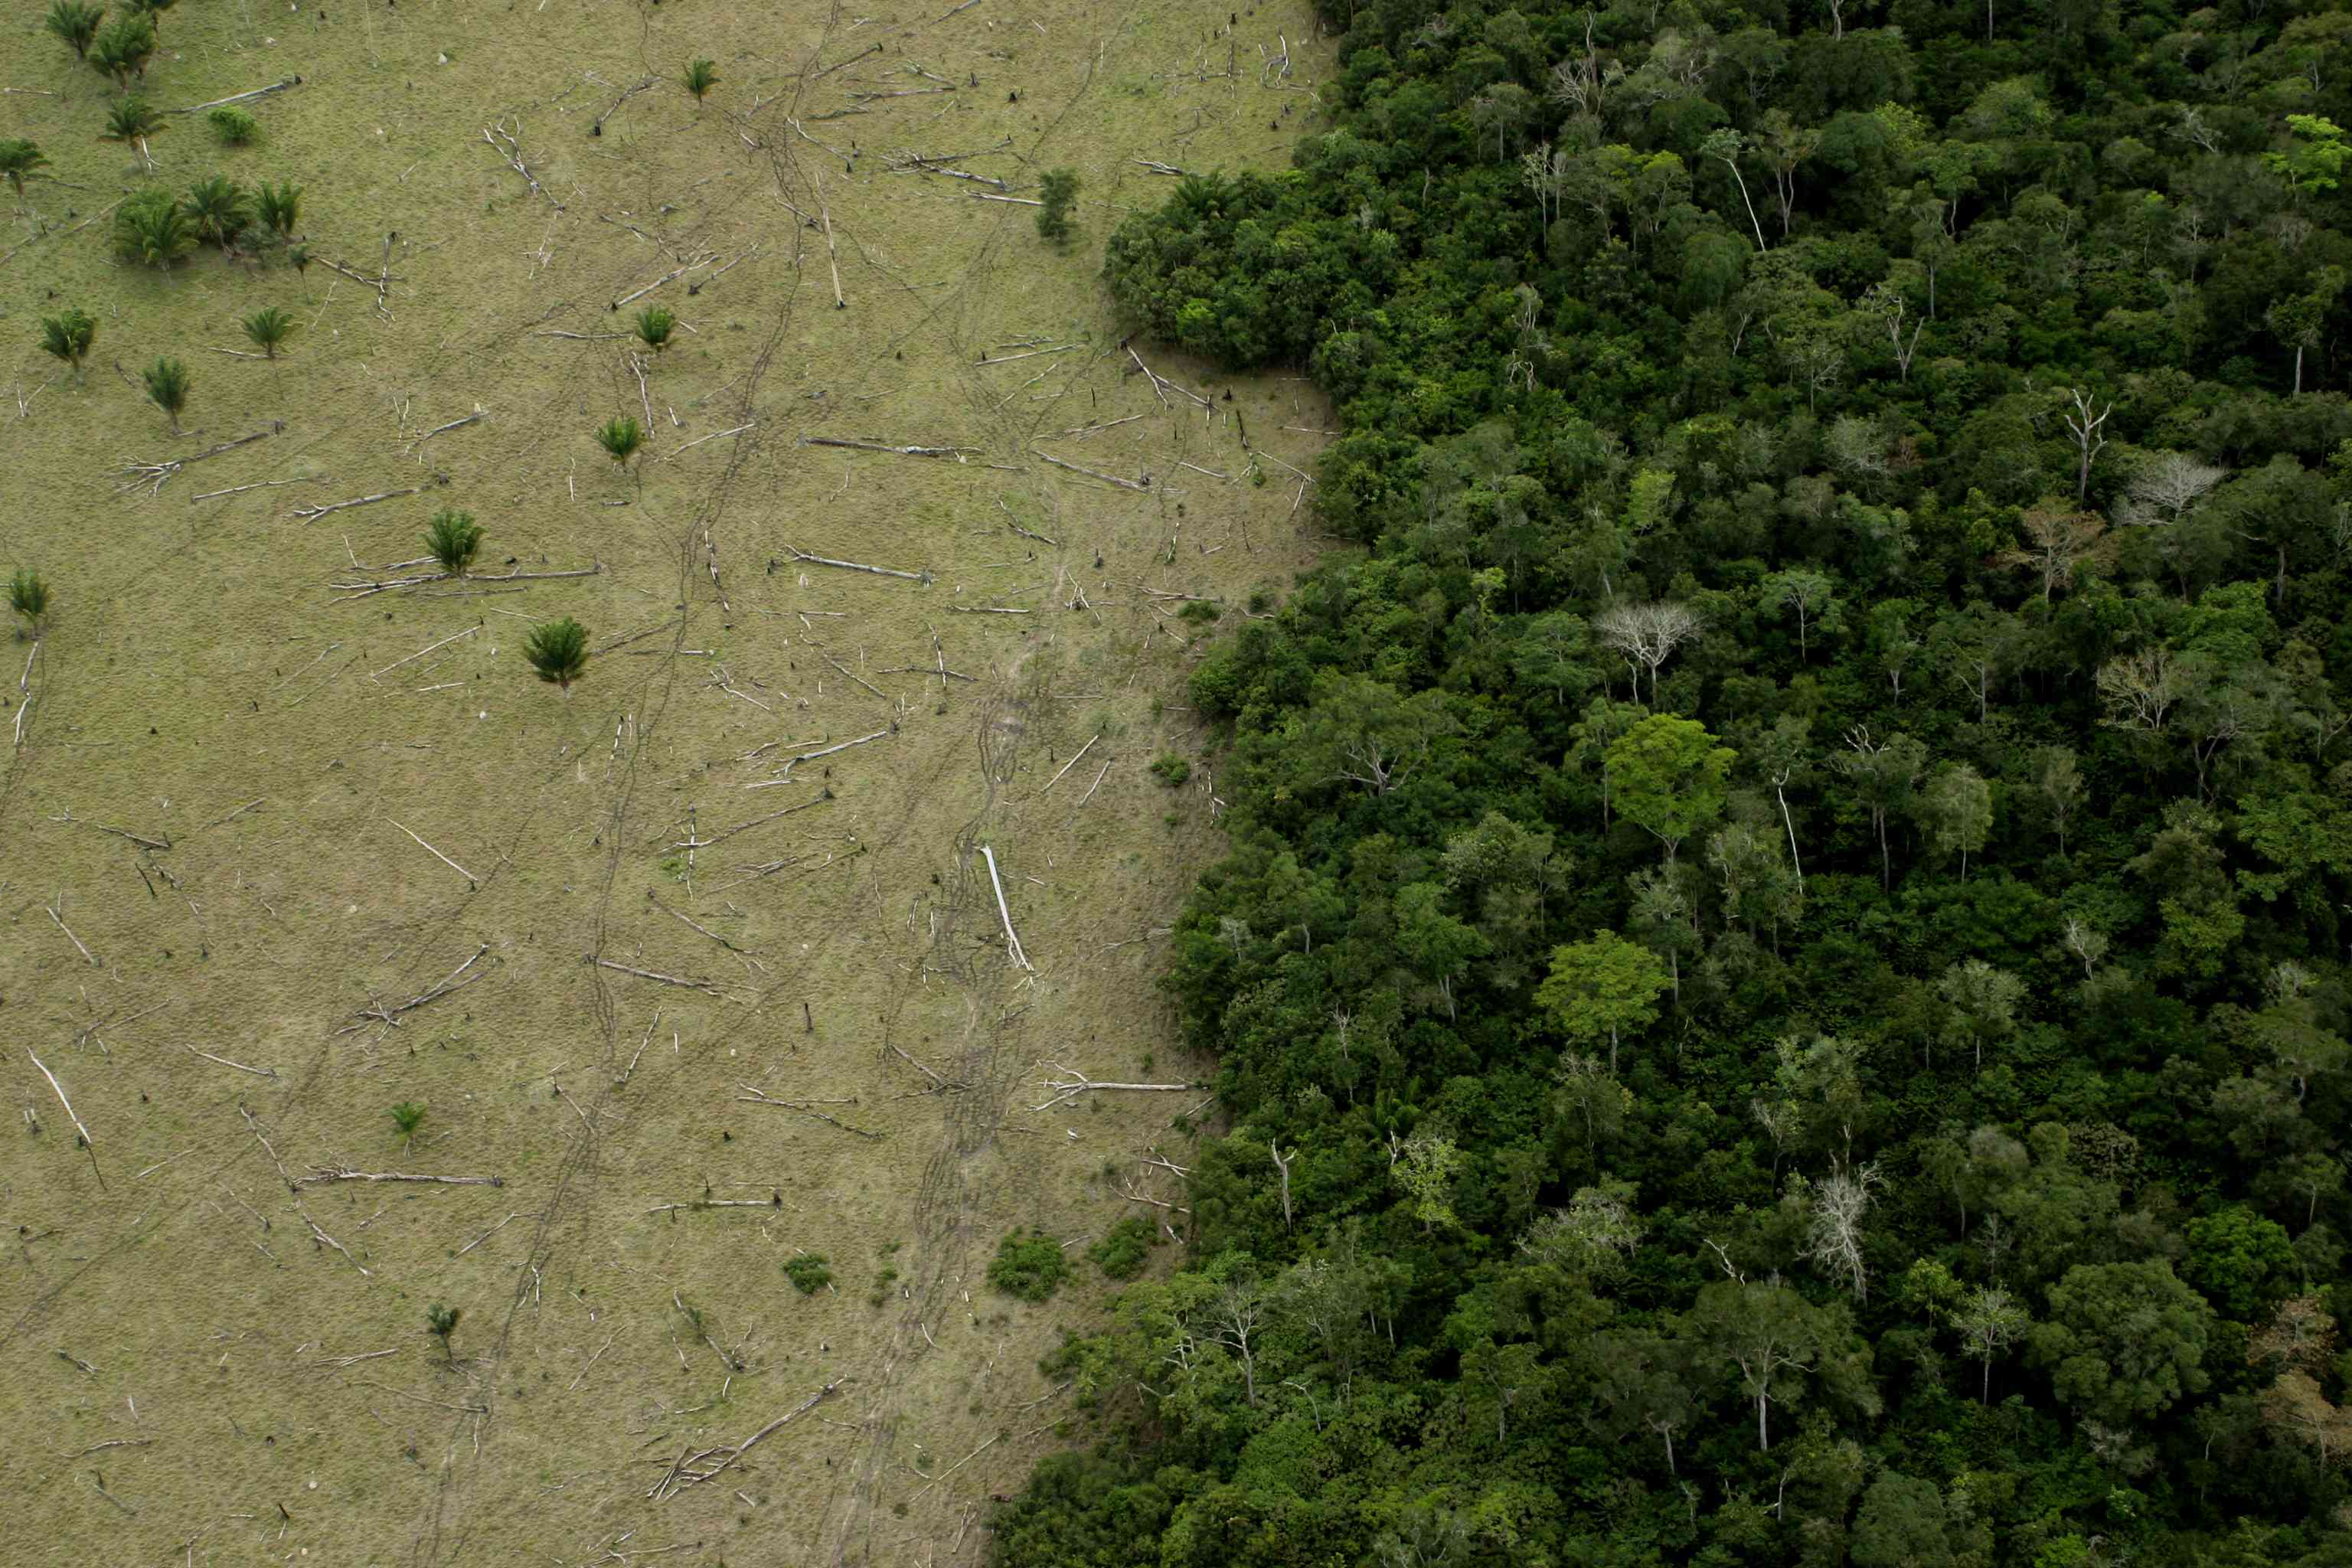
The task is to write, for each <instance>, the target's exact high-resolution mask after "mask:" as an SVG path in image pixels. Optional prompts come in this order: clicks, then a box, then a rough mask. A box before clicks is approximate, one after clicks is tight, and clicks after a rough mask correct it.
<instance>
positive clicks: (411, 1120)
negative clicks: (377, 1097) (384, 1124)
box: [392, 1100, 425, 1144]
mask: <svg viewBox="0 0 2352 1568" xmlns="http://www.w3.org/2000/svg"><path fill="white" fill-rule="evenodd" d="M392 1124H393V1126H394V1127H395V1128H397V1129H398V1130H399V1132H400V1141H401V1142H402V1143H403V1144H406V1143H408V1142H412V1141H413V1140H414V1139H415V1137H416V1130H417V1129H418V1128H419V1127H422V1126H423V1125H424V1124H425V1102H424V1101H423V1100H402V1101H401V1102H400V1103H399V1104H398V1105H395V1106H394V1107H393V1108H392Z"/></svg>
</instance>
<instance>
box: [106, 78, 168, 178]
mask: <svg viewBox="0 0 2352 1568" xmlns="http://www.w3.org/2000/svg"><path fill="white" fill-rule="evenodd" d="M161 130H163V115H162V114H161V113H160V112H159V111H158V110H156V109H155V108H154V107H153V106H152V104H150V103H149V102H148V101H147V100H145V99H143V98H142V97H140V96H139V95H138V94H137V93H135V92H134V93H131V94H128V95H126V96H124V97H122V98H119V99H117V100H114V103H113V104H112V106H111V107H110V108H109V109H108V110H107V111H106V129H105V130H103V131H101V132H99V133H98V139H99V140H100V141H101V142H121V143H123V144H124V145H125V146H130V147H136V148H137V149H139V161H140V162H141V163H144V164H146V165H147V172H148V173H149V174H153V173H154V172H155V160H154V159H153V158H152V157H150V156H149V155H148V153H147V138H149V137H150V136H152V135H154V134H155V132H158V131H161Z"/></svg>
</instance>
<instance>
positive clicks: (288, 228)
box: [253, 180, 302, 239]
mask: <svg viewBox="0 0 2352 1568" xmlns="http://www.w3.org/2000/svg"><path fill="white" fill-rule="evenodd" d="M253 200H254V205H255V207H256V209H257V211H258V212H259V213H260V215H261V221H262V223H263V224H264V225H266V226H268V227H270V228H274V229H276V230H277V231H278V233H279V234H281V235H284V236H286V237H288V238H289V239H290V238H291V237H293V234H294V226H295V225H296V224H298V223H299V222H301V221H302V187H301V186H299V185H298V184H295V183H294V182H293V181H291V180H288V181H286V182H284V183H283V184H278V185H272V184H270V183H269V182H268V181H267V180H264V181H262V182H261V184H258V185H257V186H256V187H254V192H253Z"/></svg>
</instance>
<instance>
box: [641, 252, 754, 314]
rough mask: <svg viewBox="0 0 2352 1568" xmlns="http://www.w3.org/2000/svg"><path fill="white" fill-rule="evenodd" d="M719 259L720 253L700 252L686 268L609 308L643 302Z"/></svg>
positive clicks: (667, 275)
mask: <svg viewBox="0 0 2352 1568" xmlns="http://www.w3.org/2000/svg"><path fill="white" fill-rule="evenodd" d="M718 259H719V253H718V252H717V251H715V250H705V251H701V252H698V253H697V255H696V256H695V258H694V259H693V260H691V261H688V263H687V264H686V265H685V266H683V267H679V268H674V269H672V270H670V271H668V272H665V273H663V274H662V275H661V276H660V277H658V278H656V279H654V280H653V281H652V282H650V283H648V284H646V286H645V287H644V288H642V289H638V290H637V291H636V292H635V293H634V294H624V295H622V296H621V297H620V298H619V299H617V300H614V301H613V303H612V305H611V306H610V307H609V308H610V309H612V310H619V309H620V308H621V307H622V306H624V305H626V304H628V303H630V302H631V301H632V300H642V299H644V298H645V297H646V295H648V294H650V293H652V292H653V291H654V290H655V289H658V288H660V287H661V286H662V285H663V284H665V283H670V282H675V281H676V280H677V279H680V278H683V277H685V276H686V275H687V274H688V273H689V272H696V271H699V270H700V269H701V268H705V267H708V266H709V265H710V264H711V263H712V262H714V261H716V260H718ZM737 259H739V260H740V259H741V258H737Z"/></svg>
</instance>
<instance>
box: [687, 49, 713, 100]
mask: <svg viewBox="0 0 2352 1568" xmlns="http://www.w3.org/2000/svg"><path fill="white" fill-rule="evenodd" d="M718 85H719V67H718V66H717V65H715V64H714V63H712V62H711V61H709V60H693V61H689V62H688V65H687V68H686V90H687V91H688V92H690V93H692V94H694V105H695V107H696V108H697V109H699V108H701V107H702V100H703V99H704V98H705V97H706V96H708V95H709V91H710V89H712V88H714V87H716V86H718Z"/></svg>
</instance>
